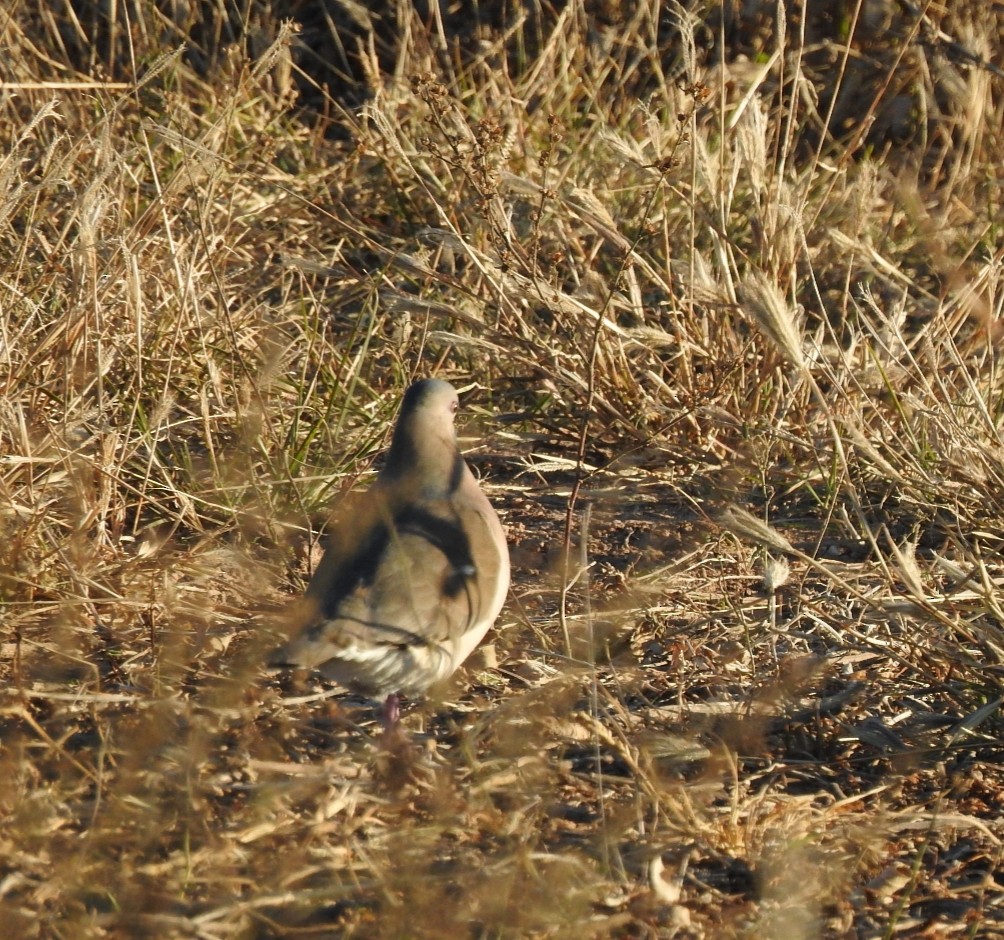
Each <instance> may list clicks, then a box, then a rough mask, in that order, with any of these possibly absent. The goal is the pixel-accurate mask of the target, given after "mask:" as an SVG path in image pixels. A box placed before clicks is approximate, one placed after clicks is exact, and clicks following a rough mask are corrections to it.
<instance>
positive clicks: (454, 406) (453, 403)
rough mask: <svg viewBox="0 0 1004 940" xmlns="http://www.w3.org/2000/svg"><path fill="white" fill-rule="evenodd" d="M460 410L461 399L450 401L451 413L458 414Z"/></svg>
mask: <svg viewBox="0 0 1004 940" xmlns="http://www.w3.org/2000/svg"><path fill="white" fill-rule="evenodd" d="M458 411H460V402H459V401H451V402H450V414H456V413H457V412H458Z"/></svg>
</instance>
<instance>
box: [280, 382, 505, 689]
mask: <svg viewBox="0 0 1004 940" xmlns="http://www.w3.org/2000/svg"><path fill="white" fill-rule="evenodd" d="M457 406H458V399H457V392H456V390H455V389H454V388H453V386H452V385H450V384H449V383H448V382H443V381H440V380H438V379H427V380H424V381H421V382H416V383H415V384H413V385H412V386H411V387H410V388H409V389H408V391H407V393H406V394H405V396H404V401H403V403H402V405H401V413H400V415H399V417H398V421H397V425H396V427H395V429H394V436H393V439H392V441H391V447H390V451H389V453H388V455H387V461H386V464H385V466H384V468H383V470H382V471H381V472H380V475H379V476H378V478H377V481H376V483H375V484H374V485H373V487H372V488H371V489H370V490H369V491H368V492H366V493H365V494H363V496H362V498H361V499H360V501H359V503H358V504H357V505H356V506H354V507H353V511H352V512H351V514H350V515H349V517H348V518H347V519H346V520H345V521H344V522H343V523H341V524H340V525H338V526H337V527H336V529H335V531H334V532H333V533H332V534H331V536H330V538H329V544H328V549H327V551H326V553H325V555H324V557H323V559H322V560H321V563H320V565H319V566H318V568H317V571H316V573H315V574H314V577H313V579H312V580H311V582H310V585H309V586H308V588H307V592H306V596H305V598H304V603H303V609H302V610H301V611H300V613H299V615H298V617H297V621H298V623H297V628H296V631H295V633H294V635H293V636H292V637H291V639H290V640H289V642H288V643H286V644H285V646H284V647H283V648H282V650H280V651H279V654H278V655H277V657H275V659H276V660H281V661H282V662H284V663H285V664H287V665H297V666H302V667H306V668H312V669H317V670H318V671H319V672H320V673H321V674H322V675H324V676H326V677H327V678H330V679H333V680H335V681H337V682H339V683H341V684H343V685H346V686H348V687H350V688H354V689H358V690H360V691H363V692H365V693H367V694H370V695H374V696H380V697H384V696H392V695H395V694H396V693H398V692H400V693H404V694H406V695H415V694H419V693H422V692H424V691H426V690H427V689H428V688H429V687H430V686H431V685H433V684H434V683H436V682H438V681H440V680H441V679H445V678H446V677H447V676H449V675H451V674H452V673H453V672H454V671H455V670H456V669H457V667H458V666H459V665H460V664H461V663H462V662H463V661H464V660H465V659H466V658H467V657H468V656H469V655H470V653H471V652H472V651H473V649H474V648H475V647H476V646H477V645H478V643H480V642H481V640H482V638H483V637H484V635H485V633H486V632H487V631H488V628H489V627H491V625H492V624H493V623H494V622H495V618H496V617H497V616H498V614H499V611H500V610H501V609H502V604H503V603H504V601H505V595H506V592H507V590H508V587H509V550H508V547H507V546H506V541H505V532H504V530H503V529H502V525H501V523H500V522H499V519H498V516H497V515H496V513H495V510H494V509H493V508H492V506H491V503H489V502H488V498H487V497H486V496H485V494H484V493H483V492H482V491H481V488H480V487H479V486H478V483H477V481H476V480H475V478H474V475H473V474H472V473H471V471H470V468H469V467H468V466H467V463H466V462H465V461H464V459H463V457H461V455H460V452H459V450H458V448H457V435H456V429H455V427H454V417H455V415H456V411H457Z"/></svg>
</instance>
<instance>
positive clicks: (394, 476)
mask: <svg viewBox="0 0 1004 940" xmlns="http://www.w3.org/2000/svg"><path fill="white" fill-rule="evenodd" d="M465 466H466V465H465V464H464V458H463V457H461V456H460V451H459V450H457V445H456V443H455V442H453V441H445V440H434V441H422V442H421V445H419V446H416V445H415V442H414V441H411V440H407V439H404V438H401V439H395V440H394V441H392V443H391V449H390V452H389V453H388V454H387V463H386V465H385V466H384V469H383V472H382V473H381V474H380V476H381V478H382V480H383V481H384V482H385V483H395V484H397V485H400V484H401V483H402V482H403V481H406V480H407V481H409V482H411V483H413V484H414V485H415V486H416V487H417V488H418V489H419V490H420V492H417V493H415V494H414V495H415V496H424V497H443V496H448V495H449V494H450V493H452V492H453V491H454V490H455V489H456V488H457V487H458V486H459V485H460V480H461V479H462V477H463V473H464V468H465Z"/></svg>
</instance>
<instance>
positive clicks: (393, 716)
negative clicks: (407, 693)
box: [383, 692, 401, 732]
mask: <svg viewBox="0 0 1004 940" xmlns="http://www.w3.org/2000/svg"><path fill="white" fill-rule="evenodd" d="M400 722H401V697H400V696H399V695H398V694H397V693H396V692H392V693H391V694H390V695H388V696H387V699H386V701H385V702H384V703H383V727H384V731H388V732H390V731H396V730H397V726H398V725H399V724H400Z"/></svg>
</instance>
